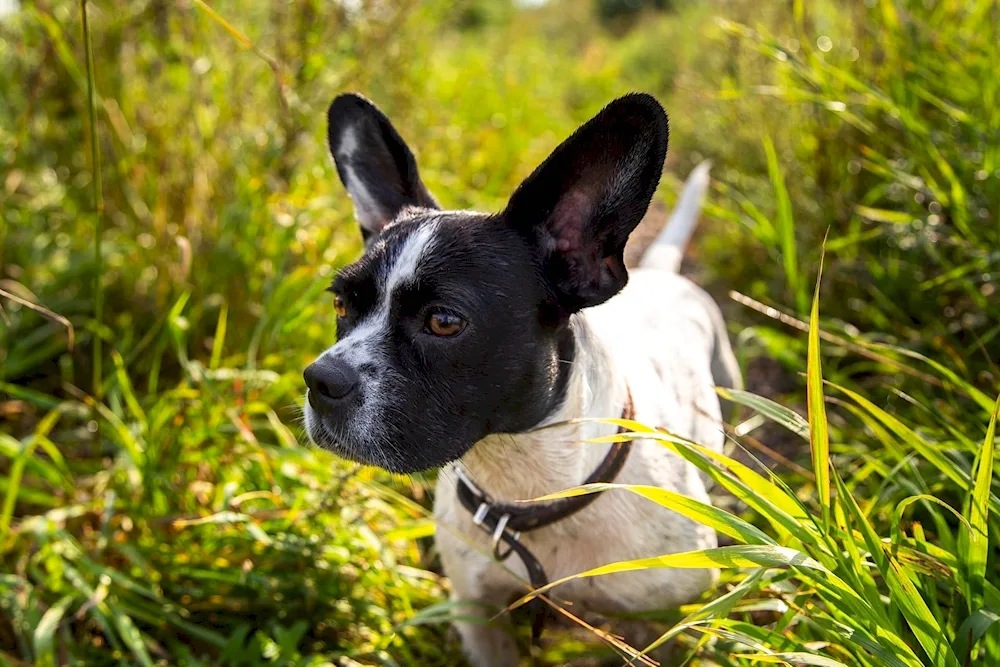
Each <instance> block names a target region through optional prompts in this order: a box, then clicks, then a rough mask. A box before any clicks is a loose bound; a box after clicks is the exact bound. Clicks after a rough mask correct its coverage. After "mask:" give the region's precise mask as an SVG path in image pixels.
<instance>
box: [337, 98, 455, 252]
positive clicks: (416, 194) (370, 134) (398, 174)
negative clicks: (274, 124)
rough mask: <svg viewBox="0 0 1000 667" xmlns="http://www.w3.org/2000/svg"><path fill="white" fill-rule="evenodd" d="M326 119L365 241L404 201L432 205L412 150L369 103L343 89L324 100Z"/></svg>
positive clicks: (381, 226)
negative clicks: (333, 97)
mask: <svg viewBox="0 0 1000 667" xmlns="http://www.w3.org/2000/svg"><path fill="white" fill-rule="evenodd" d="M327 119H328V121H329V125H328V128H327V138H328V140H329V143H330V153H331V154H333V159H334V162H336V164H337V173H338V174H339V175H340V180H341V182H343V184H344V187H345V188H347V193H348V194H349V195H350V196H351V200H352V201H353V202H354V215H355V217H357V219H358V222H359V223H360V224H361V234H362V235H363V236H364V238H365V240H366V241H368V240H369V239H371V238H372V237H373V236H374V235H376V234H378V233H379V232H380V231H381V230H382V228H383V227H385V225H386V224H388V223H389V222H390V221H391V220H392V219H393V218H395V217H396V215H397V214H398V213H399V212H400V210H402V209H403V207H405V206H422V207H425V208H437V207H438V205H437V202H436V201H434V197H432V196H431V193H430V192H428V190H427V188H426V187H425V186H424V184H423V182H422V181H421V180H420V174H418V173H417V161H416V160H415V159H414V158H413V153H412V152H410V149H409V147H408V146H407V145H406V142H405V141H403V138H402V137H400V136H399V133H398V132H396V128H394V127H393V126H392V123H391V122H389V119H388V118H387V117H386V115H385V114H384V113H382V112H381V111H379V109H378V108H377V107H376V106H375V105H374V104H372V103H371V102H370V101H368V100H367V99H365V98H364V97H362V96H361V95H358V94H355V93H346V94H343V95H340V96H339V97H337V98H336V99H335V100H334V101H333V102H332V103H331V104H330V110H329V111H328V112H327Z"/></svg>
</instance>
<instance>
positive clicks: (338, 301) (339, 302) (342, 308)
mask: <svg viewBox="0 0 1000 667" xmlns="http://www.w3.org/2000/svg"><path fill="white" fill-rule="evenodd" d="M333 310H334V312H336V313H337V317H347V302H346V301H344V297H342V296H340V295H339V294H338V295H337V296H336V297H334V299H333Z"/></svg>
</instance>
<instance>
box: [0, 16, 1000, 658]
mask: <svg viewBox="0 0 1000 667" xmlns="http://www.w3.org/2000/svg"><path fill="white" fill-rule="evenodd" d="M869 4H872V5H873V6H871V7H869V6H868V5H867V4H864V3H847V4H845V3H841V2H836V3H834V2H829V3H827V2H820V3H792V4H791V5H790V6H789V5H788V3H774V4H769V5H761V4H760V3H754V2H743V1H740V2H727V3H718V4H716V3H691V4H688V5H685V4H678V6H677V9H676V11H675V12H674V13H659V12H648V13H646V14H645V15H643V16H642V17H641V19H639V20H636V21H634V22H633V23H632V24H631V25H632V27H631V29H630V30H626V26H625V24H622V25H617V24H616V25H614V26H612V29H611V30H610V31H609V30H606V29H605V28H603V27H601V26H600V24H599V23H598V22H597V21H596V20H595V18H594V15H593V11H594V10H593V8H592V7H591V6H590V5H588V4H587V3H576V2H569V1H566V2H552V3H550V5H549V6H547V7H543V8H541V9H538V10H521V9H517V8H515V7H513V6H501V5H498V4H496V3H481V2H474V1H472V0H467V1H466V2H465V3H464V4H462V5H461V6H460V7H458V8H456V7H454V6H453V3H444V2H431V3H394V4H391V5H390V4H385V5H383V4H367V3H366V4H362V5H361V6H360V8H358V9H357V10H350V9H348V8H347V7H346V6H341V5H338V4H328V3H320V2H315V1H314V0H302V1H301V2H296V3H288V4H283V3H279V4H269V3H249V4H247V3H235V2H229V1H228V0H222V1H221V2H213V3H202V2H196V3H193V4H190V5H183V4H182V5H175V4H171V3H164V2H160V1H159V0H148V1H146V2H138V3H134V2H129V3H125V2H118V3H110V4H106V3H99V4H94V3H84V2H81V3H80V4H79V5H76V4H74V3H52V4H50V3H44V2H38V3H25V6H24V8H23V9H22V10H21V11H20V12H19V13H17V14H16V15H13V16H11V17H8V18H5V19H3V23H0V66H2V67H3V68H4V71H5V73H9V76H5V77H3V78H0V164H2V165H3V166H2V171H0V198H2V202H3V227H2V229H0V244H2V245H0V290H2V291H0V307H2V308H3V310H2V312H0V415H3V417H4V420H5V421H4V423H3V425H2V426H0V498H2V500H0V562H2V563H3V565H2V567H0V659H2V660H3V661H6V662H10V663H12V664H43V665H44V664H64V663H82V664H114V663H118V664H152V663H157V662H160V663H164V664H187V665H201V664H205V665H207V664H263V663H281V664H328V663H330V662H333V661H339V663H340V664H357V663H362V664H384V665H393V664H396V665H414V664H420V665H453V664H457V663H459V662H460V651H459V647H458V645H457V643H456V641H455V640H454V638H453V637H452V636H451V635H450V634H449V633H448V630H447V625H448V622H449V620H450V619H451V618H453V617H455V616H460V615H461V614H462V613H463V611H462V610H461V609H457V608H455V607H454V606H453V605H451V604H450V603H448V602H445V601H444V600H445V599H446V593H447V582H446V581H443V580H442V579H441V577H440V576H439V575H438V574H437V571H438V570H437V567H436V558H435V554H434V551H433V547H432V543H431V540H430V537H431V536H432V534H433V532H434V530H435V526H434V525H433V523H432V521H431V520H430V518H429V514H428V506H429V497H428V488H429V483H430V482H431V481H433V480H432V479H431V478H430V477H428V478H418V479H413V480H401V479H396V478H388V477H386V476H384V475H382V474H380V473H378V472H377V471H373V470H368V469H356V468H354V467H352V466H350V465H347V464H345V463H344V462H342V461H338V460H336V459H334V458H332V457H329V456H327V455H325V454H323V453H322V452H317V451H314V450H311V449H308V448H305V447H302V446H301V445H300V443H301V441H302V434H301V430H300V428H299V425H298V423H297V420H298V414H299V407H298V406H299V403H300V401H301V393H302V386H301V379H300V371H301V368H302V367H303V366H304V365H305V364H306V363H307V362H308V361H309V360H310V359H311V358H312V357H313V356H314V355H315V354H316V353H317V352H318V351H319V350H321V349H323V348H324V347H325V346H327V345H329V343H330V341H331V339H332V335H333V332H332V327H333V323H332V322H333V318H332V316H331V312H330V307H329V305H328V304H327V302H326V301H325V300H324V299H323V297H322V291H323V288H324V287H325V286H326V284H327V283H328V281H329V277H330V275H331V274H332V273H333V271H335V270H336V268H337V267H338V266H340V265H342V264H343V263H345V262H346V261H349V260H350V259H351V258H353V257H354V256H356V254H357V253H358V252H359V250H360V239H359V236H358V234H357V232H356V227H355V223H354V222H353V220H352V219H351V216H350V206H349V202H348V201H347V200H346V197H345V196H344V194H343V192H342V189H341V188H340V187H339V185H338V184H337V179H336V175H335V174H334V173H333V169H332V168H331V165H330V162H329V160H328V158H327V157H326V155H325V149H324V136H323V135H324V127H323V112H324V110H325V105H326V104H327V103H328V101H329V99H330V98H331V97H332V96H333V94H335V93H336V92H338V91H340V90H342V89H344V88H358V89H361V90H364V91H366V92H367V93H368V94H370V95H371V96H372V97H374V98H376V99H377V100H378V101H379V103H380V104H381V105H382V106H384V107H385V108H386V109H387V110H388V111H389V112H390V115H392V116H393V118H394V119H395V120H396V121H397V122H398V124H399V125H400V128H401V130H402V132H403V134H404V135H405V136H407V137H408V138H409V139H410V141H411V143H412V144H413V145H414V147H415V149H416V151H417V153H418V160H419V161H420V163H421V168H422V173H423V175H424V177H425V179H426V180H427V181H428V183H429V185H430V186H431V189H432V190H433V191H435V192H436V193H437V194H438V195H439V196H440V198H441V200H442V201H443V202H444V204H445V205H447V206H456V207H459V206H461V207H470V206H471V207H476V208H480V209H495V208H498V207H500V206H502V205H503V202H504V201H505V198H506V197H507V196H508V195H509V193H510V191H511V190H512V189H513V187H514V186H515V185H516V184H517V182H518V181H519V180H520V179H521V178H523V177H524V176H525V175H527V173H529V172H530V170H531V169H532V168H533V167H534V165H535V164H537V163H538V162H539V161H540V160H541V159H542V158H544V157H545V155H546V154H547V153H548V151H550V150H551V148H552V147H553V146H554V145H555V144H556V143H557V142H558V140H559V138H561V137H563V136H565V135H566V134H567V133H568V132H570V131H571V130H572V129H573V128H574V127H575V125H576V124H577V123H579V122H580V121H582V120H583V119H585V118H587V117H588V116H589V115H590V114H592V113H593V112H594V111H596V109H598V108H599V107H600V106H601V105H602V104H604V103H605V102H606V101H607V100H608V99H610V98H611V97H613V96H614V95H617V94H619V93H621V92H625V91H627V90H629V89H632V88H643V89H648V90H651V91H652V92H654V93H656V94H658V95H659V96H660V97H661V98H663V99H664V101H665V102H666V103H667V107H668V109H670V111H671V157H670V161H669V163H668V173H667V175H666V177H665V179H664V180H665V183H666V185H665V187H664V188H663V191H662V192H661V193H660V195H659V196H658V199H659V200H660V201H661V202H662V203H665V204H667V205H669V204H670V202H671V200H672V192H671V191H672V187H671V186H672V185H673V184H676V182H677V179H675V178H674V177H673V176H672V175H671V174H672V172H673V171H674V170H676V171H678V172H682V173H683V172H685V171H686V170H687V166H688V165H689V164H694V163H696V162H698V161H700V160H701V159H703V158H704V157H711V158H712V159H713V160H714V161H715V163H716V168H715V169H714V173H715V174H716V176H717V180H716V181H714V183H713V185H714V188H715V196H714V197H712V201H711V202H710V204H709V206H708V209H707V210H708V213H709V216H708V217H709V218H710V220H709V221H708V224H707V225H706V228H705V229H704V230H703V233H702V235H701V236H700V237H699V239H698V240H697V242H696V244H695V252H694V256H693V257H692V259H693V260H694V261H693V263H692V264H693V267H692V268H693V270H694V272H695V273H696V275H697V276H698V277H699V278H700V279H701V280H702V281H703V282H705V283H706V284H707V285H708V286H709V287H710V289H712V290H713V291H715V293H716V294H717V296H718V297H719V299H720V301H722V302H723V305H724V307H725V310H726V311H727V316H728V318H729V320H730V322H731V323H732V333H733V334H734V337H736V338H737V342H738V343H739V349H740V352H741V355H742V356H743V361H744V362H745V364H744V365H745V366H746V367H747V368H748V371H749V373H748V380H749V389H750V391H748V392H735V391H730V392H723V395H724V397H725V398H727V399H729V400H731V401H734V402H736V403H739V404H743V405H744V406H746V409H747V410H749V411H750V412H751V414H750V416H749V417H748V418H747V419H746V420H745V421H743V422H741V423H740V424H738V425H737V426H736V427H734V428H729V429H728V431H727V432H729V433H730V435H731V447H730V449H729V450H728V451H727V455H726V456H721V455H717V454H715V453H713V452H711V451H710V450H706V449H704V448H701V447H699V446H698V444H697V443H690V442H687V441H684V440H683V439H680V438H677V437H675V436H674V435H672V434H669V433H665V432H662V431H659V430H656V429H655V428H651V427H655V425H647V426H644V425H640V424H636V423H630V424H628V426H629V427H630V428H631V429H632V431H633V432H634V434H635V435H634V436H630V437H648V438H654V439H656V440H659V441H660V442H661V443H662V444H663V446H665V447H669V448H671V449H673V450H674V451H676V452H677V453H679V454H680V455H681V456H683V457H684V458H686V459H688V460H690V461H692V462H693V463H694V464H695V465H697V466H699V467H700V468H701V469H703V470H704V471H705V473H706V474H707V475H709V476H710V477H711V478H712V479H713V480H714V481H715V492H714V493H715V497H714V500H715V501H716V502H715V506H714V507H713V506H708V505H702V504H699V503H695V502H693V501H691V500H690V499H685V498H679V497H675V496H672V495H670V494H667V493H665V492H663V491H662V490H658V489H650V488H636V487H631V488H621V489H616V490H614V491H612V492H613V493H639V494H641V495H643V496H644V497H645V498H647V499H648V500H649V502H657V503H660V504H663V505H665V506H667V507H670V508H671V509H673V510H674V511H677V512H681V513H683V514H686V515H688V516H691V517H692V518H694V519H696V520H698V521H701V522H704V523H707V524H708V525H711V526H713V527H714V528H715V529H716V530H717V531H718V532H719V533H720V534H722V535H724V536H725V537H726V538H727V539H729V540H731V542H732V544H731V546H724V547H721V548H720V549H717V550H712V551H709V552H702V553H696V554H672V555H665V556H663V557H659V558H653V559H649V560H647V561H644V562H640V563H624V564H614V565H610V566H608V567H607V568H603V569H602V570H601V571H599V572H591V573H585V574H584V575H581V576H600V574H601V573H602V572H608V571H614V570H621V569H635V568H639V567H665V566H670V567H691V566H697V567H702V566H704V565H705V564H713V565H716V566H718V567H721V568H723V569H724V570H725V573H724V576H723V580H722V582H721V584H720V587H719V588H718V589H717V590H715V591H711V592H710V593H708V594H707V595H706V597H705V599H704V600H702V601H701V602H699V603H697V604H694V605H690V606H688V607H685V608H683V609H681V610H680V620H679V621H678V620H677V617H676V614H673V618H672V619H670V620H668V621H667V622H666V624H665V625H664V627H663V631H664V634H663V636H662V637H661V641H666V640H668V639H669V640H672V641H674V642H675V643H676V644H677V645H678V648H679V656H680V658H681V659H684V658H690V659H691V662H690V663H689V664H699V663H700V664H711V663H712V662H714V663H715V664H721V665H727V666H728V665H733V666H735V665H749V664H759V663H761V662H763V663H770V664H775V663H777V664H782V663H784V664H813V665H849V666H854V665H863V666H869V665H871V666H873V667H874V666H876V665H884V664H890V665H906V666H912V665H967V664H968V665H974V664H993V663H994V662H997V661H1000V630H998V627H1000V626H998V625H997V624H996V623H994V621H995V620H996V619H997V618H998V617H1000V597H998V595H1000V593H998V589H1000V577H998V576H997V571H996V566H997V562H996V553H998V551H997V546H998V539H1000V538H998V536H1000V532H998V530H997V528H998V522H997V516H998V514H997V512H998V511H1000V483H998V481H997V480H995V479H994V477H993V470H994V459H995V447H996V430H995V429H996V426H995V423H996V400H995V397H996V396H997V394H1000V386H998V382H1000V373H998V371H997V368H996V366H995V365H994V360H996V359H997V358H998V357H1000V347H998V345H1000V337H998V334H1000V324H998V323H1000V305H998V304H1000V300H998V298H997V295H996V292H995V288H994V282H995V280H994V276H995V275H996V271H997V270H998V264H1000V254H998V251H997V250H996V248H998V247H1000V244H998V242H1000V111H998V109H997V108H996V106H997V105H996V101H997V91H998V85H1000V84H998V82H997V78H998V77H997V74H996V73H997V72H998V71H1000V70H998V67H997V66H998V65H1000V46H998V45H1000V39H998V37H1000V36H998V35H997V31H998V30H1000V17H998V16H997V8H996V5H995V3H991V2H988V1H986V0H983V1H981V2H971V3H966V2H963V3H959V2H955V1H953V0H941V1H939V2H936V3H925V2H912V3H911V2H891V1H890V0H883V1H880V2H878V3H869ZM84 10H85V11H86V18H87V23H88V25H87V27H86V29H84V26H83V19H84V16H85V14H84ZM91 54H92V56H91ZM88 142H89V143H88ZM88 149H89V150H88ZM88 152H89V153H90V155H89V157H88V155H87V153H88ZM95 207H96V215H95ZM102 207H103V208H102ZM827 234H828V239H827V241H826V242H825V245H824V238H826V235H827ZM95 240H96V241H98V247H97V251H96V254H95V248H94V245H95V243H94V242H95ZM824 247H825V254H824V253H823V252H822V248H824ZM821 257H822V258H823V259H822V261H823V270H822V274H823V279H822V290H820V261H821ZM812 284H815V286H816V290H815V292H814V293H813V295H812V299H810V292H809V287H810V285H812ZM730 290H734V291H736V292H738V293H739V295H738V297H737V298H738V301H734V300H731V299H729V298H728V294H729V291H730ZM820 295H822V299H820ZM102 299H103V303H104V307H103V312H102V308H101V307H100V303H101V300H102ZM821 303H822V319H821V317H820V311H819V306H820V304H821ZM746 304H750V305H752V306H753V308H747V307H746ZM650 307H655V304H651V305H650ZM55 316H57V317H61V318H63V319H62V320H61V321H60V320H59V319H57V317H55ZM67 324H68V326H67ZM74 334H75V335H76V338H78V339H79V342H80V344H79V345H76V346H74V345H73V344H72V341H73V336H74ZM821 345H822V347H821ZM88 349H89V350H93V352H91V353H90V354H88V353H87V352H86V351H85V350H88ZM775 362H777V363H775ZM821 362H822V363H821ZM758 394H764V395H763V396H762V395H758ZM784 406H788V407H784ZM800 413H801V414H800ZM803 415H804V416H803ZM758 452H763V453H762V454H761V455H760V456H761V458H762V460H759V461H758V460H757V459H756V458H755V453H758ZM810 453H811V455H810ZM592 490H594V489H583V490H574V491H570V492H568V493H579V492H587V491H592ZM545 594H546V595H547V596H548V597H549V598H550V599H551V600H552V601H553V602H554V603H558V601H559V590H558V588H556V589H555V590H551V591H547V592H545ZM653 616H655V618H658V619H659V620H660V621H664V620H666V619H669V618H670V617H671V614H654V615H653ZM610 629H611V631H612V632H613V631H614V624H613V623H612V625H611V626H610ZM582 636H584V637H590V635H589V634H588V633H584V635H582ZM552 637H553V640H552V641H551V642H550V643H549V644H548V646H547V647H546V650H545V651H544V652H543V656H542V658H543V661H545V662H547V663H548V664H570V663H571V662H572V661H573V660H575V659H576V658H578V657H584V658H585V657H586V656H591V657H592V656H594V655H603V656H604V657H608V656H609V655H610V653H609V652H610V651H611V650H612V649H610V648H601V647H600V644H599V643H597V642H592V643H591V644H589V645H585V644H582V643H581V641H580V638H581V635H580V634H573V633H570V634H567V633H564V632H558V631H557V632H554V633H553V634H552ZM591 639H592V637H591ZM595 644H596V646H595ZM612 644H613V645H614V646H616V647H617V648H616V649H615V650H618V651H619V653H620V654H621V655H623V656H629V655H631V656H632V657H633V658H635V657H636V656H635V655H634V653H635V652H630V651H628V650H627V649H626V648H625V647H623V646H621V645H620V643H616V642H612ZM636 648H638V649H642V648H645V647H636ZM352 661H353V662H352Z"/></svg>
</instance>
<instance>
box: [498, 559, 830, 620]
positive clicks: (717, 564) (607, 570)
mask: <svg viewBox="0 0 1000 667" xmlns="http://www.w3.org/2000/svg"><path fill="white" fill-rule="evenodd" d="M792 566H795V567H799V568H810V569H815V570H820V571H822V572H826V571H827V570H826V568H825V567H823V566H822V565H821V564H820V563H818V562H816V561H815V560H813V559H812V558H810V557H809V556H807V555H806V554H804V553H802V552H801V551H797V550H795V549H789V548H788V547H779V546H773V545H744V546H732V547H717V548H715V549H701V550H698V551H685V552H682V553H676V554H666V555H664V556H653V557H652V558H639V559H637V560H628V561H622V562H618V563H610V564H608V565H602V566H601V567H595V568H593V569H591V570H587V571H586V572H580V573H579V574H574V575H570V576H568V577H563V578H562V579H558V580H556V581H553V582H552V583H549V584H546V585H545V586H542V587H541V588H536V589H535V590H534V591H532V592H531V593H529V594H528V595H525V596H524V597H522V598H521V599H520V600H518V601H516V602H515V603H514V604H512V605H511V606H510V609H516V608H517V607H520V606H521V605H523V604H525V603H527V602H528V601H530V600H531V599H533V598H535V597H537V596H539V595H542V594H543V593H545V592H547V591H549V590H552V589H553V588H555V587H556V586H561V585H563V584H565V583H566V582H568V581H573V580H576V579H586V578H589V577H599V576H602V575H605V574H614V573H616V572H634V571H636V570H652V569H658V568H667V567H669V568H687V569H703V568H720V569H732V568H744V567H792Z"/></svg>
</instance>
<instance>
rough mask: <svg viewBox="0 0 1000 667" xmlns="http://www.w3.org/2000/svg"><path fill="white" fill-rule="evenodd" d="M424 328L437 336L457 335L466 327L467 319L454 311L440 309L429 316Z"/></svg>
mask: <svg viewBox="0 0 1000 667" xmlns="http://www.w3.org/2000/svg"><path fill="white" fill-rule="evenodd" d="M424 329H425V330H426V331H428V332H429V333H432V334H434V335H435V336H455V335H457V334H460V333H462V330H463V329H465V320H463V319H462V318H461V317H459V316H458V315H455V314H454V313H446V312H442V311H438V312H436V313H431V314H430V315H428V316H427V323H426V324H424Z"/></svg>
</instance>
